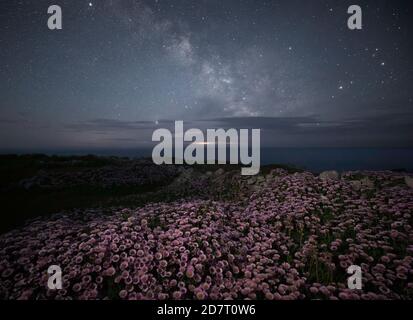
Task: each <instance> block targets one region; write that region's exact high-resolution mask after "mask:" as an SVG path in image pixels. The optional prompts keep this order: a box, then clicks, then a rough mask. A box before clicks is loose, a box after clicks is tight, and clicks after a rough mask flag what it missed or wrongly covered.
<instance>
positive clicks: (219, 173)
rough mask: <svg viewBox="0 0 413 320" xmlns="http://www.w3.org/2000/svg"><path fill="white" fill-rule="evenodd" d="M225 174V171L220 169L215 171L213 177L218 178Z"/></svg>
mask: <svg viewBox="0 0 413 320" xmlns="http://www.w3.org/2000/svg"><path fill="white" fill-rule="evenodd" d="M224 173H225V171H224V169H222V168H219V169H218V170H217V171H215V175H216V176H220V175H222V174H224Z"/></svg>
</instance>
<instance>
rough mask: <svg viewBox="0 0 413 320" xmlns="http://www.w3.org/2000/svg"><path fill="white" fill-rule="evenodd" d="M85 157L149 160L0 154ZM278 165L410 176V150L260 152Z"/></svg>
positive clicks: (146, 153)
mask: <svg viewBox="0 0 413 320" xmlns="http://www.w3.org/2000/svg"><path fill="white" fill-rule="evenodd" d="M33 153H41V154H47V155H59V156H69V155H87V154H93V155H97V156H117V157H128V158H144V157H151V154H152V149H151V148H136V149H134V148H128V149H109V148H108V149H90V150H86V149H67V150H51V149H49V150H48V149H44V150H1V151H0V154H33ZM269 164H282V165H288V166H293V167H296V168H300V169H304V170H309V171H312V172H321V171H325V170H337V171H356V170H400V171H407V172H413V148H261V166H264V165H269Z"/></svg>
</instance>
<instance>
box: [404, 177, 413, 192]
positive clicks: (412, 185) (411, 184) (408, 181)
mask: <svg viewBox="0 0 413 320" xmlns="http://www.w3.org/2000/svg"><path fill="white" fill-rule="evenodd" d="M404 182H406V184H407V185H408V186H409V187H410V188H412V189H413V177H409V176H405V177H404Z"/></svg>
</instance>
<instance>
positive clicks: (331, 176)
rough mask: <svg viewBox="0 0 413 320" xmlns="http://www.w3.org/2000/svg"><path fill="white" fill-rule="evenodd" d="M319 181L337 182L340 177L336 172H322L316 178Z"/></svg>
mask: <svg viewBox="0 0 413 320" xmlns="http://www.w3.org/2000/svg"><path fill="white" fill-rule="evenodd" d="M318 177H319V178H320V179H321V180H338V179H339V177H340V175H339V174H338V172H337V171H335V170H331V171H323V172H321V173H320V175H319V176H318Z"/></svg>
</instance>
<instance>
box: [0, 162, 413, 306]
mask: <svg viewBox="0 0 413 320" xmlns="http://www.w3.org/2000/svg"><path fill="white" fill-rule="evenodd" d="M360 174H363V175H364V176H365V177H367V178H368V179H369V183H362V184H360V186H358V187H357V188H355V187H354V184H353V182H354V181H355V179H356V178H358V175H360ZM240 180H241V179H240ZM399 180H400V177H399V176H397V174H393V173H389V172H375V173H357V174H354V173H353V174H350V173H349V174H345V175H343V176H342V178H341V179H320V178H319V177H316V176H314V175H313V174H311V173H308V172H304V173H295V174H288V173H287V172H286V171H284V170H281V169H279V170H275V171H273V172H271V174H269V175H268V176H267V177H266V178H265V179H262V183H261V182H260V184H259V187H256V182H254V185H255V187H254V188H253V189H251V192H250V193H249V194H248V195H245V197H247V198H246V199H244V198H243V197H244V196H240V197H238V198H233V199H232V200H228V199H227V200H224V199H223V200H219V201H212V200H205V199H199V198H196V197H192V198H186V199H181V200H178V201H175V202H173V203H162V202H160V203H150V204H147V205H146V206H144V207H142V208H138V209H123V210H115V209H113V212H112V213H111V214H107V213H105V212H103V211H99V210H98V209H94V210H84V211H75V212H72V213H71V214H62V213H60V214H56V215H54V216H52V217H50V218H48V219H37V220H35V221H32V222H30V223H29V224H27V225H26V226H25V227H23V228H21V229H17V230H14V231H11V232H9V233H7V234H4V235H2V236H0V298H3V299H130V300H134V299H160V300H162V299H199V300H203V299H269V300H272V299H277V300H280V299H286V300H288V299H412V298H413V230H412V214H413V191H412V189H410V188H408V187H407V186H406V185H405V184H402V183H399V182H400V181H399ZM210 181H211V180H210ZM370 182H371V183H370ZM232 183H233V182H232ZM251 184H252V183H251V182H249V181H243V182H240V183H239V186H241V187H240V190H241V189H242V190H243V188H244V187H245V185H251ZM233 186H234V184H233ZM242 186H244V187H242ZM219 190H220V189H219ZM242 194H244V193H242ZM50 265H58V266H60V267H61V269H62V276H63V282H62V283H63V289H61V290H50V289H48V288H47V279H48V274H47V269H48V267H49V266H50ZM350 265H359V266H360V267H361V269H362V280H363V287H362V290H350V289H348V287H347V277H348V274H347V268H348V267H349V266H350Z"/></svg>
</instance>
